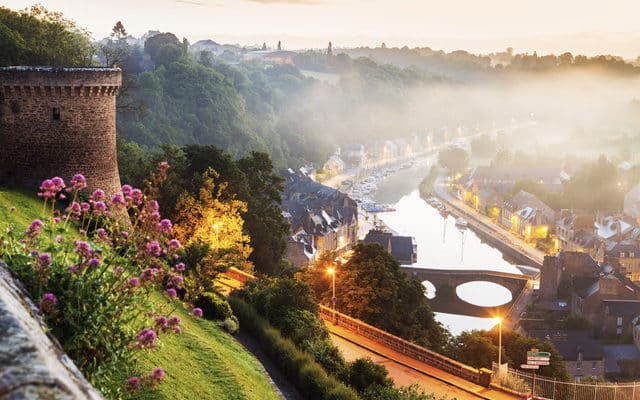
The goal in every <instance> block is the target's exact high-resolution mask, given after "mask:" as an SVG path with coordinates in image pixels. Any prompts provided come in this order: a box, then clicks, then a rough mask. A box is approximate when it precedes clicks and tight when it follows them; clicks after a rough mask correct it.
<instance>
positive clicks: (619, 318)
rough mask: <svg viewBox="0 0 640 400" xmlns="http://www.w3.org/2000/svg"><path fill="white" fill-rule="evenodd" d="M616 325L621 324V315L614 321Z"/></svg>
mask: <svg viewBox="0 0 640 400" xmlns="http://www.w3.org/2000/svg"><path fill="white" fill-rule="evenodd" d="M616 325H618V326H622V317H618V319H617V321H616Z"/></svg>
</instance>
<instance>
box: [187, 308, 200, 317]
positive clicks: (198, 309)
mask: <svg viewBox="0 0 640 400" xmlns="http://www.w3.org/2000/svg"><path fill="white" fill-rule="evenodd" d="M189 314H191V315H193V316H194V317H196V318H200V317H202V308H200V307H195V308H194V309H193V310H191V312H190V313H189Z"/></svg>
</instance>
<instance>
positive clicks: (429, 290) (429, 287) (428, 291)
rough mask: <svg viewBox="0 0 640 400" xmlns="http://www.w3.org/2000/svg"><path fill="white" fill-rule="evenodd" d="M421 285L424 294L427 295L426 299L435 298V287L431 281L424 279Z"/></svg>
mask: <svg viewBox="0 0 640 400" xmlns="http://www.w3.org/2000/svg"><path fill="white" fill-rule="evenodd" d="M422 286H424V289H425V293H424V295H425V296H426V297H427V299H429V300H432V299H435V298H436V295H437V293H436V287H435V286H434V285H433V283H431V282H429V281H424V282H422Z"/></svg>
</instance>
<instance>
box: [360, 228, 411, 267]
mask: <svg viewBox="0 0 640 400" xmlns="http://www.w3.org/2000/svg"><path fill="white" fill-rule="evenodd" d="M363 242H365V243H378V244H379V245H381V246H382V247H384V249H385V250H386V251H387V252H388V253H389V254H391V255H392V256H393V258H395V259H396V260H398V262H399V263H400V264H405V265H408V264H414V263H416V262H417V261H418V244H417V243H416V241H415V239H414V238H413V237H411V236H394V235H393V234H391V232H386V231H383V230H380V229H372V230H370V231H369V233H367V236H365V238H364V240H363Z"/></svg>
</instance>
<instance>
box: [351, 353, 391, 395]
mask: <svg viewBox="0 0 640 400" xmlns="http://www.w3.org/2000/svg"><path fill="white" fill-rule="evenodd" d="M387 374H388V373H387V369H386V368H385V367H384V366H382V365H379V364H376V363H374V362H373V361H371V359H370V358H358V359H357V360H355V361H353V362H352V363H351V364H350V365H349V384H350V385H351V386H352V387H353V388H354V389H356V390H357V391H358V393H363V392H365V391H366V390H367V389H368V388H369V387H370V386H381V387H384V386H391V385H392V384H393V383H392V381H391V379H389V378H388V377H387Z"/></svg>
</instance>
